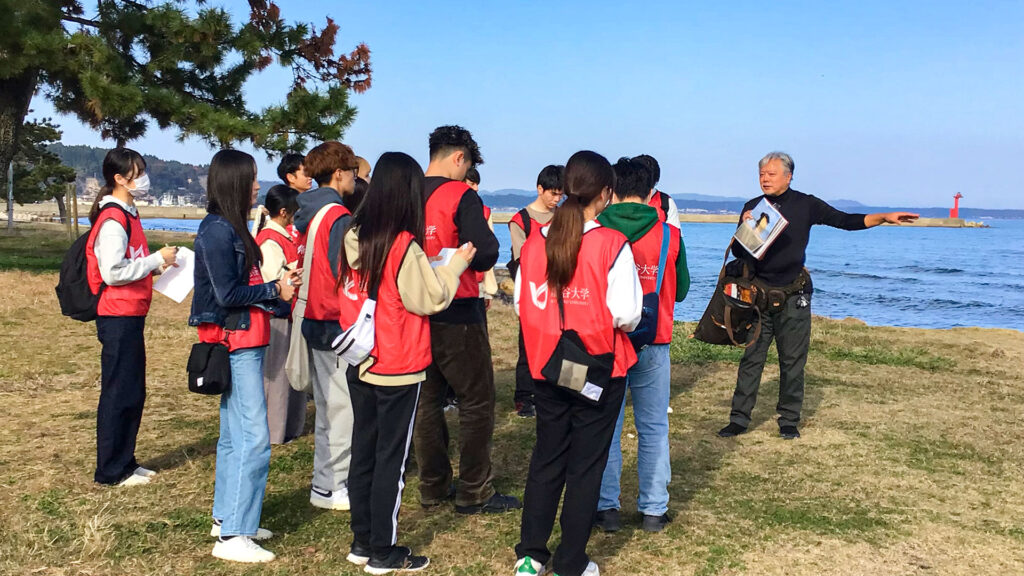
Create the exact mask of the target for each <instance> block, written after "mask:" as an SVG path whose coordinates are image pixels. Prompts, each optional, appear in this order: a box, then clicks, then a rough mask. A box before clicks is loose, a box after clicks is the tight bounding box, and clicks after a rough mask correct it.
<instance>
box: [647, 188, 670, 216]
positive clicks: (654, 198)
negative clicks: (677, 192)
mask: <svg viewBox="0 0 1024 576" xmlns="http://www.w3.org/2000/svg"><path fill="white" fill-rule="evenodd" d="M663 196H668V194H666V193H664V192H662V191H661V190H655V191H654V194H651V199H650V200H648V201H647V205H648V206H650V207H652V208H654V209H655V210H657V211H658V220H660V221H661V222H664V221H665V219H666V218H668V214H667V213H666V212H665V206H667V205H668V203H667V202H668V201H667V200H662V197H663ZM662 202H665V204H662Z"/></svg>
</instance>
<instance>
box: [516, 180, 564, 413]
mask: <svg viewBox="0 0 1024 576" xmlns="http://www.w3.org/2000/svg"><path fill="white" fill-rule="evenodd" d="M563 170H565V166H557V165H554V164H551V165H549V166H545V167H544V169H543V170H541V171H540V174H538V175H537V198H536V199H535V200H534V201H533V202H530V203H529V204H528V205H527V206H526V208H523V209H522V210H520V211H519V212H516V213H515V215H513V216H512V219H511V220H509V222H508V232H509V237H510V238H511V239H512V261H511V262H509V265H508V270H509V274H511V275H512V277H513V278H515V271H516V269H517V268H518V266H519V255H520V252H521V251H522V249H523V244H524V243H525V242H526V237H527V236H529V235H530V234H534V233H536V232H539V231H540V229H541V227H543V226H544V225H546V224H547V223H548V222H551V218H552V217H554V215H555V208H557V207H558V202H559V201H560V200H561V199H562V171H563ZM512 401H513V402H515V404H516V415H518V416H519V417H520V418H533V417H534V416H536V415H537V410H536V409H535V408H534V407H533V378H532V377H531V376H530V367H529V366H527V364H526V351H525V350H523V331H522V329H520V330H519V359H518V360H517V361H516V390H515V393H514V395H513V396H512Z"/></svg>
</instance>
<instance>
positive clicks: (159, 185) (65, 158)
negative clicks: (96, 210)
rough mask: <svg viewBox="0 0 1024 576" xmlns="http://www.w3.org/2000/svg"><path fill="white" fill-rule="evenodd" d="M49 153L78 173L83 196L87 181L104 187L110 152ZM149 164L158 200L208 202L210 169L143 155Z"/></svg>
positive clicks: (69, 149)
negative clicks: (170, 196) (172, 198)
mask: <svg viewBox="0 0 1024 576" xmlns="http://www.w3.org/2000/svg"><path fill="white" fill-rule="evenodd" d="M48 148H49V150H50V151H51V152H53V153H54V154H56V155H57V156H58V157H59V158H60V159H61V162H63V163H64V164H66V165H68V166H70V167H72V168H74V169H75V172H76V173H77V175H78V177H77V179H76V181H77V185H78V190H79V193H81V192H82V191H83V190H85V180H86V178H96V179H97V180H99V184H100V186H102V185H103V172H102V170H103V158H104V156H106V155H107V151H108V150H109V149H108V148H99V147H96V146H80V145H79V146H65V145H64V144H60V143H57V144H51V145H50V146H49V147H48ZM142 157H143V159H145V161H146V172H147V173H148V174H149V177H150V181H151V182H152V187H151V188H150V193H149V195H150V196H151V197H154V198H159V197H160V196H162V195H164V194H166V193H170V194H173V195H174V196H183V197H185V198H187V199H188V200H189V201H191V202H193V203H196V204H202V203H204V202H205V199H206V175H207V173H208V172H209V169H210V167H209V166H207V165H202V166H197V165H195V164H185V163H183V162H178V161H176V160H164V159H162V158H157V157H156V156H151V155H149V154H143V155H142Z"/></svg>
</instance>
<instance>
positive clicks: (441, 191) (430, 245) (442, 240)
mask: <svg viewBox="0 0 1024 576" xmlns="http://www.w3.org/2000/svg"><path fill="white" fill-rule="evenodd" d="M470 189H471V188H470V187H469V186H467V185H466V184H464V183H462V182H458V181H455V180H452V181H449V182H445V183H444V184H442V185H440V186H438V187H437V190H434V193H433V194H431V195H430V198H427V206H426V210H425V212H424V215H423V219H424V221H425V223H426V227H427V228H426V237H425V238H424V244H426V245H425V246H424V247H423V251H424V252H426V254H427V256H429V257H431V258H433V257H434V256H437V255H438V254H439V253H440V252H441V249H442V248H458V247H459V229H458V227H457V226H456V225H455V212H456V211H457V210H458V209H459V202H461V201H462V196H463V194H465V193H466V192H467V191H469V190H470ZM479 297H480V282H479V280H477V275H476V271H475V270H469V269H467V270H466V271H465V272H463V273H462V276H460V277H459V288H458V289H457V290H456V291H455V298H479Z"/></svg>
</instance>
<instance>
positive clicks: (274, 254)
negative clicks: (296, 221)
mask: <svg viewBox="0 0 1024 576" xmlns="http://www.w3.org/2000/svg"><path fill="white" fill-rule="evenodd" d="M266 227H267V228H270V229H271V230H275V231H277V232H278V233H279V234H283V235H284V236H285V237H286V238H287V237H288V231H287V230H285V229H284V227H282V226H281V225H280V224H278V223H277V222H274V221H273V220H267V226H266ZM260 254H261V255H262V256H263V263H262V264H261V265H260V275H262V276H263V281H264V282H273V281H275V280H280V279H282V278H284V275H285V266H287V267H288V269H289V270H295V269H296V268H297V267H298V265H299V262H298V260H295V261H292V262H288V261H287V260H285V255H284V248H282V247H281V245H280V244H278V243H277V241H275V240H268V241H265V242H264V243H263V244H260Z"/></svg>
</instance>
